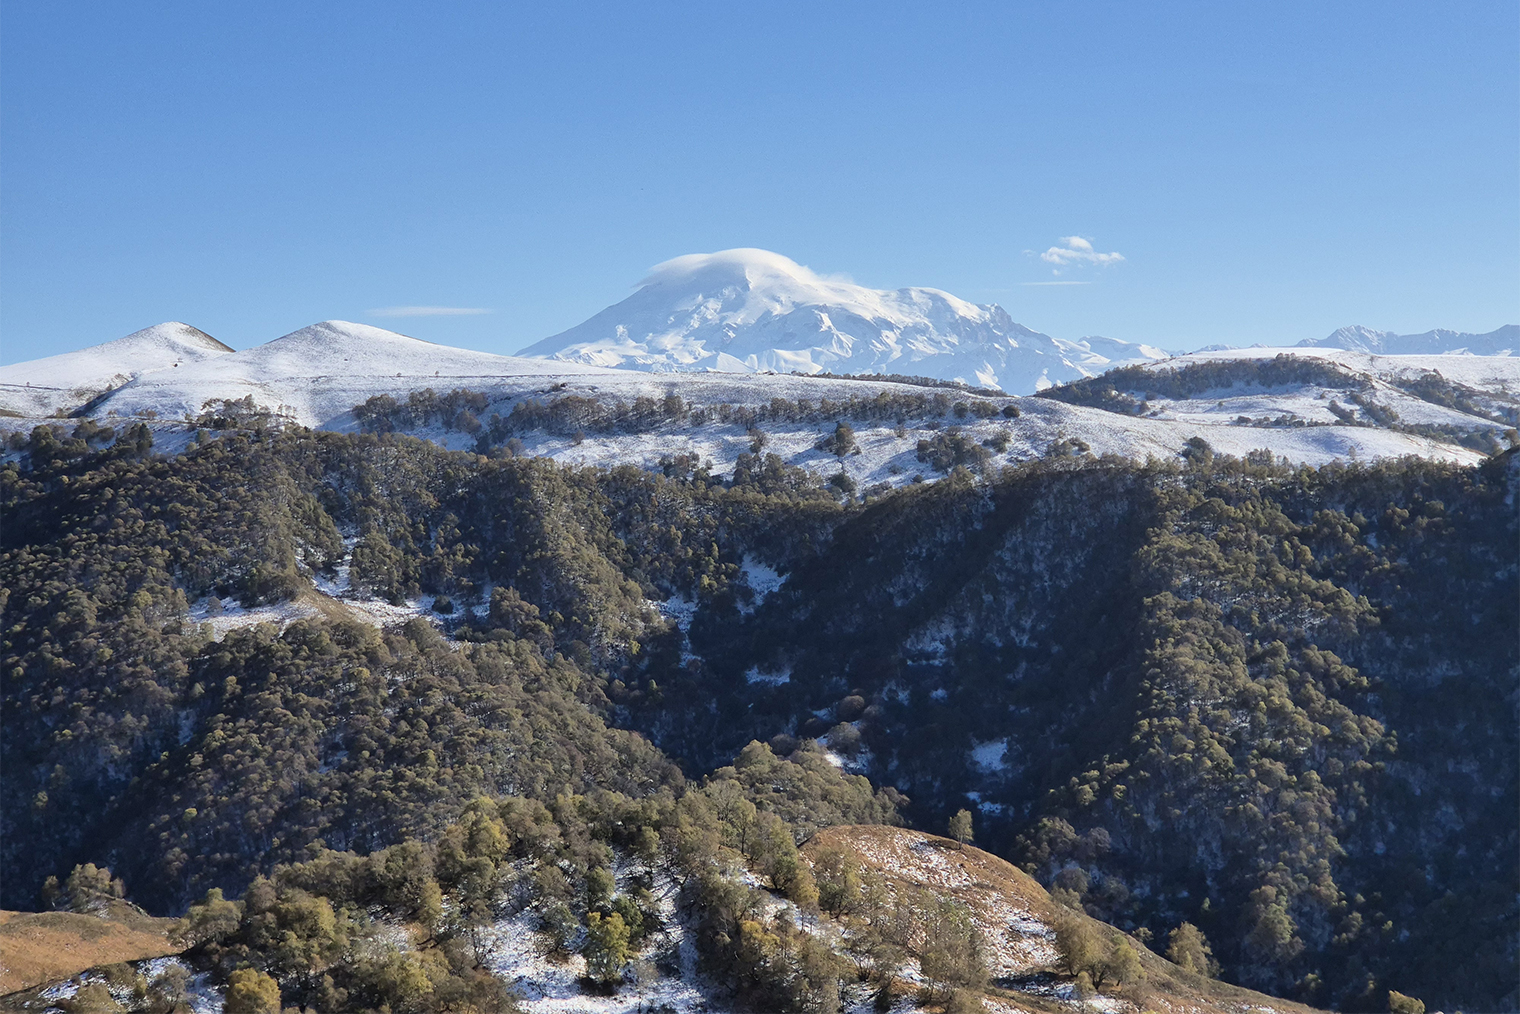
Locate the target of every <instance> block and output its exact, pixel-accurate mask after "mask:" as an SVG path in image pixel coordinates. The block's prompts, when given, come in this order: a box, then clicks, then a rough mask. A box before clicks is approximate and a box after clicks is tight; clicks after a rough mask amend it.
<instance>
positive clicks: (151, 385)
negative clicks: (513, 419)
mask: <svg viewBox="0 0 1520 1014" xmlns="http://www.w3.org/2000/svg"><path fill="white" fill-rule="evenodd" d="M1102 351H1103V349H1102V347H1101V346H1100V347H1099V348H1098V349H1097V352H1098V354H1101V353H1102ZM1283 351H1285V350H1282V349H1240V350H1233V351H1226V352H1218V353H1209V354H1199V355H1198V356H1195V357H1183V358H1179V359H1174V360H1169V361H1168V362H1169V363H1172V364H1176V363H1183V362H1187V361H1189V360H1190V359H1194V358H1204V357H1260V356H1272V355H1276V354H1279V353H1280V352H1283ZM1293 353H1294V354H1295V355H1305V356H1313V357H1318V358H1325V359H1330V360H1333V361H1336V362H1340V363H1342V364H1343V365H1351V366H1353V367H1354V368H1356V369H1357V370H1358V371H1359V372H1365V373H1368V374H1370V375H1373V376H1375V377H1376V376H1393V375H1396V374H1398V373H1399V372H1401V371H1408V372H1411V373H1414V374H1418V373H1419V372H1423V370H1425V369H1430V368H1432V367H1434V368H1438V369H1441V370H1442V372H1443V374H1444V375H1445V376H1447V377H1448V378H1449V379H1450V380H1452V381H1454V382H1457V383H1462V384H1465V385H1467V386H1469V387H1473V388H1477V389H1480V390H1484V391H1488V392H1492V393H1493V394H1494V395H1495V396H1496V397H1502V398H1504V399H1506V401H1507V400H1508V399H1510V398H1513V397H1516V396H1520V357H1509V358H1505V357H1480V356H1434V357H1424V356H1397V357H1388V356H1381V357H1379V356H1368V355H1367V354H1365V353H1359V352H1348V351H1344V350H1339V349H1297V350H1293ZM23 365H25V364H23ZM428 387H431V388H433V389H435V390H437V391H438V392H440V393H443V392H447V391H450V390H453V389H455V388H467V389H470V390H473V391H478V392H481V393H482V394H483V395H485V396H486V399H487V402H488V404H487V406H486V407H485V409H484V410H482V411H481V412H479V413H478V414H479V417H480V419H481V420H482V421H484V420H487V419H489V417H490V416H491V415H493V414H498V413H499V414H500V415H502V416H504V417H505V416H509V415H511V413H512V410H513V408H514V407H515V406H516V405H517V404H519V403H521V402H523V401H524V400H536V401H541V402H543V401H552V400H554V399H556V398H563V397H569V396H575V397H580V398H586V399H592V400H595V401H598V402H602V403H617V404H623V405H628V404H631V403H632V402H634V400H635V399H637V398H652V399H654V400H655V401H660V400H662V399H663V398H665V396H666V395H668V394H676V395H679V396H680V397H681V398H682V399H683V400H684V401H685V402H686V403H687V404H689V405H692V406H715V405H724V404H726V405H733V406H748V407H751V408H764V407H766V406H769V405H770V404H771V401H772V399H774V398H782V399H789V400H792V401H808V402H810V403H811V404H812V405H814V406H817V405H819V404H820V403H821V402H822V401H824V400H825V399H827V400H829V401H833V402H836V403H839V402H845V401H848V400H849V399H850V398H851V397H855V398H859V399H871V398H874V397H876V396H878V395H881V394H886V395H890V396H893V397H908V398H913V397H917V398H919V399H922V398H923V397H924V396H925V395H926V394H933V393H936V392H934V391H933V390H926V389H925V388H923V387H914V386H908V385H902V384H894V383H890V382H885V381H879V380H872V379H858V380H852V379H831V378H826V377H803V376H792V375H789V374H759V373H720V372H703V373H652V372H642V371H636V370H613V369H602V368H597V367H594V366H587V365H582V364H576V363H567V362H560V361H555V360H542V359H525V358H519V357H511V356H494V355H489V354H486V353H480V352H472V351H469V350H465V349H455V348H449V347H447V346H441V345H433V344H430V343H428V342H423V341H418V340H417V339H414V338H408V337H406V336H404V335H399V334H395V333H394V332H390V331H385V330H382V329H380V328H374V327H367V326H365V325H360V324H349V323H345V322H342V321H327V322H324V323H321V324H314V325H312V326H311V327H307V328H303V329H301V330H300V331H297V332H295V333H293V334H290V335H286V336H285V337H284V338H280V339H277V340H275V341H273V342H270V343H268V344H266V345H263V346H259V347H257V348H253V349H248V350H245V351H243V352H237V353H232V354H225V353H224V354H221V355H218V356H216V357H215V358H211V359H207V360H205V361H202V362H199V363H189V364H184V365H181V366H179V367H170V368H166V369H160V370H157V371H155V372H151V373H145V374H142V375H141V376H139V377H138V378H137V379H135V380H133V381H131V382H130V383H128V384H126V385H125V386H123V387H122V388H120V389H118V390H117V391H116V392H115V393H113V394H111V395H110V396H109V397H107V398H105V399H103V400H101V401H100V402H98V403H97V404H95V405H94V406H92V408H91V412H90V414H91V415H94V416H96V417H109V416H114V417H137V418H148V419H157V420H158V422H155V423H154V424H153V425H154V429H155V431H156V441H157V442H156V445H155V446H156V447H157V448H158V449H159V450H160V451H162V452H165V453H177V452H179V451H181V450H183V449H184V448H185V447H186V446H188V445H189V443H190V442H191V441H192V439H193V437H194V427H193V426H192V427H189V428H187V427H186V426H185V425H184V424H183V423H182V422H172V421H171V420H183V419H184V418H185V416H186V415H187V414H188V415H191V416H194V415H197V414H199V413H200V412H201V411H202V409H203V407H204V405H205V404H206V402H207V401H208V400H212V399H222V398H229V399H238V398H242V397H244V396H245V395H251V396H252V397H253V399H254V401H255V402H256V403H258V404H260V405H263V406H265V407H267V408H272V409H273V408H283V410H284V411H285V412H286V413H287V414H288V415H289V416H290V417H291V418H292V419H293V420H295V421H297V422H300V423H302V424H304V425H308V426H314V427H319V428H323V429H331V430H340V431H351V430H353V429H355V428H356V422H355V420H354V417H353V415H352V411H351V410H352V408H353V407H354V406H355V405H358V404H360V403H362V402H363V401H365V399H367V398H369V397H370V396H372V395H375V394H390V395H392V396H395V397H397V398H398V399H403V400H404V398H405V396H406V395H407V394H408V393H410V392H412V391H417V390H421V389H423V388H428ZM938 393H940V394H942V395H944V396H945V397H946V398H948V399H949V401H950V402H954V401H962V400H967V399H970V400H980V399H977V398H976V397H975V396H973V395H966V394H961V393H957V392H954V391H940V392H938ZM1322 394H1323V395H1324V396H1323V397H1320V395H1322ZM1331 397H1340V398H1341V399H1342V401H1343V402H1344V401H1345V396H1344V394H1338V393H1336V392H1329V393H1326V392H1317V391H1304V390H1295V391H1260V390H1255V391H1248V392H1236V393H1233V394H1225V393H1221V394H1220V395H1219V396H1216V397H1214V398H1210V399H1207V400H1205V399H1202V398H1199V399H1195V400H1194V401H1192V402H1187V403H1183V402H1178V403H1174V404H1165V405H1163V404H1159V403H1158V404H1157V405H1155V406H1153V412H1152V414H1150V415H1147V416H1144V417H1138V416H1129V415H1120V414H1116V413H1113V412H1106V411H1102V410H1100V409H1095V408H1085V407H1081V406H1077V405H1068V404H1063V403H1061V402H1058V401H1051V400H1046V399H1030V398H1012V397H999V398H992V399H988V401H989V402H990V403H991V404H992V405H993V406H995V407H994V411H995V412H996V413H997V414H996V415H995V417H994V418H990V419H984V420H980V421H978V419H977V418H976V417H975V415H974V414H971V415H967V416H961V415H957V414H956V413H953V412H947V413H944V414H943V415H939V416H933V417H931V416H929V415H921V414H920V415H910V416H907V417H904V418H902V419H901V420H900V421H901V422H902V427H901V429H899V427H898V425H897V423H898V421H899V420H897V419H892V420H881V419H879V418H878V419H876V420H875V421H873V420H870V419H856V420H852V425H854V427H855V430H856V436H857V440H858V442H859V445H860V453H859V454H858V455H851V456H849V457H847V458H845V459H844V460H843V461H840V460H839V459H837V458H835V457H834V456H833V455H832V454H830V453H828V452H826V451H821V450H818V449H817V446H816V445H817V444H818V442H819V440H820V438H822V437H823V436H825V435H826V434H827V432H830V431H831V430H832V426H833V423H832V416H830V417H829V418H828V419H826V420H825V421H823V422H781V421H774V422H766V423H764V430H765V432H766V434H767V438H768V443H767V444H766V448H765V449H766V451H767V452H773V453H777V454H780V455H781V456H782V457H783V458H784V459H786V460H787V461H788V462H791V463H793V464H796V465H799V466H801V467H804V468H807V469H810V470H812V471H814V472H816V473H818V474H819V475H821V476H830V475H836V474H838V473H839V472H840V471H844V472H845V473H846V474H847V475H849V477H850V478H851V479H853V480H854V481H855V482H856V483H857V484H858V485H859V486H860V487H862V488H865V487H869V486H873V485H878V484H881V483H886V484H888V485H892V486H897V485H902V484H903V483H907V482H911V481H912V480H913V477H914V476H917V475H921V476H923V478H924V479H925V480H932V479H934V478H937V477H938V473H935V472H933V471H932V470H930V469H928V468H927V466H926V465H925V464H924V463H923V462H920V461H919V460H918V458H917V455H916V446H917V442H918V441H919V440H921V439H933V438H934V436H935V434H936V433H937V432H940V431H941V430H942V429H944V428H947V427H950V426H961V427H963V428H964V432H965V434H966V435H967V436H969V437H972V438H973V439H974V440H976V441H977V442H981V441H984V440H995V439H1001V437H1000V434H1002V435H1006V437H1007V438H1008V444H1007V447H1006V450H1004V451H1001V452H999V453H997V454H996V455H995V456H994V458H993V460H992V462H991V463H990V464H991V466H992V467H994V468H996V467H998V466H1000V465H1003V464H1014V463H1017V462H1019V461H1027V460H1030V459H1032V458H1037V457H1044V456H1047V455H1049V454H1051V453H1052V452H1053V449H1055V448H1057V447H1058V446H1059V445H1061V444H1062V443H1063V442H1066V443H1067V445H1068V446H1070V442H1072V441H1080V442H1081V443H1082V444H1085V445H1086V446H1087V447H1088V448H1090V450H1091V452H1092V453H1093V454H1098V455H1101V454H1106V453H1112V454H1118V455H1123V456H1126V457H1135V458H1141V459H1143V458H1145V457H1147V456H1149V455H1154V456H1157V457H1162V458H1166V457H1172V456H1175V455H1176V454H1177V453H1178V452H1179V451H1180V450H1181V448H1182V446H1183V444H1184V443H1185V442H1186V441H1187V440H1188V439H1189V438H1190V437H1193V436H1203V437H1204V438H1205V439H1207V440H1208V441H1209V442H1210V443H1211V444H1212V445H1213V446H1214V448H1215V449H1216V450H1217V451H1220V452H1223V453H1227V454H1235V455H1243V454H1245V453H1247V452H1249V451H1252V450H1257V449H1266V450H1270V451H1271V452H1272V453H1273V454H1275V455H1277V456H1281V457H1286V458H1288V459H1290V460H1292V461H1300V462H1308V463H1313V464H1319V463H1323V462H1327V461H1330V460H1333V459H1335V458H1343V459H1344V458H1361V459H1367V458H1378V457H1387V456H1398V455H1403V454H1417V455H1422V456H1427V457H1433V458H1441V459H1446V460H1456V461H1463V462H1473V461H1477V460H1479V459H1480V458H1481V454H1479V453H1477V452H1476V451H1472V450H1469V449H1467V448H1463V447H1457V446H1453V445H1452V444H1450V443H1444V442H1439V441H1436V440H1431V439H1427V438H1425V437H1422V436H1417V435H1412V434H1410V433H1404V432H1394V431H1390V430H1388V429H1378V428H1372V427H1365V426H1341V425H1316V426H1309V427H1306V428H1281V427H1276V426H1258V425H1238V424H1237V422H1236V417H1237V416H1238V415H1242V414H1244V415H1248V416H1251V417H1253V418H1255V417H1257V416H1277V415H1279V414H1281V413H1283V412H1291V413H1294V414H1296V415H1298V416H1299V417H1301V418H1304V419H1306V420H1309V421H1311V422H1316V423H1322V422H1332V421H1333V418H1334V417H1333V416H1331V415H1329V414H1328V413H1329V409H1328V405H1329V399H1330V398H1331ZM1378 398H1379V401H1380V402H1382V403H1385V404H1388V405H1390V406H1392V407H1396V408H1397V409H1398V411H1399V412H1400V414H1401V416H1402V417H1403V418H1404V419H1405V420H1406V421H1409V422H1429V423H1432V424H1443V423H1447V422H1452V421H1461V420H1460V419H1459V418H1456V417H1452V416H1451V413H1450V411H1449V410H1447V409H1442V408H1439V407H1435V406H1430V405H1428V404H1426V403H1423V402H1418V401H1415V400H1413V399H1408V398H1406V397H1405V396H1404V395H1402V394H1401V393H1399V392H1395V391H1390V390H1386V389H1383V388H1380V389H1379V392H1378ZM1400 399H1402V400H1400ZM1220 401H1222V402H1224V404H1222V405H1221V404H1219V402H1220ZM1009 405H1015V406H1017V407H1018V408H1019V409H1020V411H1021V412H1022V415H1021V417H1020V418H1018V419H1012V420H1009V419H1006V418H1004V417H1003V416H1002V415H1001V412H1002V410H1003V408H1004V407H1006V406H1009ZM831 411H832V410H831ZM1421 413H1423V414H1421ZM36 421H38V420H37V419H35V418H33V419H9V420H6V419H0V430H7V431H9V430H17V429H19V430H21V431H23V432H25V431H26V430H28V429H29V428H30V427H31V426H32V425H34V424H35V422H36ZM1469 421H1471V420H1469ZM412 432H414V433H415V435H417V436H420V437H423V438H425V439H429V440H433V441H435V442H437V443H439V444H442V445H444V446H447V447H450V448H453V449H460V450H463V449H469V448H473V447H474V445H475V438H474V437H473V436H472V435H470V434H467V433H464V432H458V431H450V430H446V429H444V428H443V427H442V426H439V425H433V426H426V427H421V428H418V429H415V430H413V431H412ZM521 439H522V441H523V444H524V445H525V446H524V450H525V451H526V452H527V453H530V454H541V455H545V456H548V457H552V458H554V459H556V460H559V461H563V462H567V463H577V464H588V465H615V464H622V463H627V464H634V465H638V466H641V467H645V468H651V469H658V468H660V467H661V462H662V460H663V459H667V458H669V457H671V456H673V455H678V454H683V453H684V454H691V455H695V456H696V457H698V458H699V459H702V460H705V461H710V462H711V467H712V470H713V471H714V472H715V473H718V474H724V473H729V472H731V471H732V469H733V467H734V463H735V461H736V459H737V458H738V456H739V455H740V454H741V453H746V452H748V451H749V449H750V444H751V441H752V437H751V435H750V434H748V433H747V432H746V431H745V428H744V427H742V426H738V425H719V424H717V423H708V424H705V425H686V424H680V425H677V424H671V425H668V426H661V427H657V428H655V429H654V430H646V431H642V432H618V433H603V432H596V431H593V432H590V433H587V434H585V435H584V437H583V438H582V439H581V440H579V441H577V440H575V439H573V438H572V437H570V436H567V435H564V434H552V433H544V432H536V431H535V432H527V433H523V434H521ZM1055 452H1056V453H1060V452H1059V451H1058V450H1057V451H1055Z"/></svg>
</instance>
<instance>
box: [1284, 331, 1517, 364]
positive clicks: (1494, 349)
mask: <svg viewBox="0 0 1520 1014" xmlns="http://www.w3.org/2000/svg"><path fill="white" fill-rule="evenodd" d="M1298 347H1299V348H1322V349H1351V350H1352V351H1355V352H1372V353H1376V354H1379V355H1385V356H1439V355H1454V354H1467V355H1473V356H1513V355H1520V324H1506V325H1504V326H1503V327H1501V328H1497V329H1495V330H1493V331H1490V332H1488V333H1487V334H1469V333H1467V332H1465V331H1448V330H1446V329H1445V328H1437V329H1435V330H1434V331H1426V332H1425V333H1424V334H1394V333H1393V332H1392V331H1374V330H1373V329H1372V328H1370V327H1362V326H1361V325H1360V324H1353V325H1352V326H1351V327H1343V328H1341V329H1339V330H1338V331H1335V332H1334V333H1333V334H1330V335H1329V336H1328V337H1325V338H1306V339H1305V340H1303V341H1301V342H1299V343H1298Z"/></svg>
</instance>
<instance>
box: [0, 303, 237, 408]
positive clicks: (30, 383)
mask: <svg viewBox="0 0 1520 1014" xmlns="http://www.w3.org/2000/svg"><path fill="white" fill-rule="evenodd" d="M231 352H232V350H231V349H230V348H228V347H227V346H225V345H223V344H222V343H221V342H219V341H217V340H216V339H215V338H213V337H211V336H210V335H208V334H206V333H205V332H204V331H200V330H197V329H196V328H193V327H191V326H190V325H189V324H181V323H180V322H179V321H168V322H166V323H163V324H155V325H153V326H152V327H145V328H143V329H142V330H141V331H135V332H133V333H132V334H129V335H127V336H126V337H125V338H118V339H116V340H115V341H111V342H106V343H104V344H102V345H95V346H92V347H90V348H87V349H80V350H79V351H78V352H65V353H63V354H62V355H57V356H48V357H47V358H46V359H33V360H31V361H30V362H25V363H14V364H12V365H10V366H0V408H3V409H7V410H9V411H11V412H19V413H20V414H22V415H26V416H46V415H51V414H53V413H54V412H56V411H58V410H60V409H62V410H64V411H72V410H73V409H75V408H78V407H79V406H80V405H83V404H84V403H85V402H88V401H89V400H90V399H91V398H94V397H96V396H97V395H99V394H101V393H103V392H105V391H108V390H110V389H111V388H113V387H120V386H121V385H122V384H125V383H127V382H128V381H130V380H132V379H133V378H134V377H137V376H141V375H142V374H145V373H151V372H153V371H155V370H165V369H176V368H178V369H183V368H185V367H187V366H189V365H190V364H192V363H199V362H204V361H207V360H214V359H218V358H221V357H223V356H226V355H228V354H229V353H231Z"/></svg>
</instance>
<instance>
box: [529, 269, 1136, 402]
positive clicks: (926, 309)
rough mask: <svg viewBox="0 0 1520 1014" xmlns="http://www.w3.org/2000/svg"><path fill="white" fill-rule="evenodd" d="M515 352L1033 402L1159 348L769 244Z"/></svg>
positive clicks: (651, 286) (646, 286) (658, 282)
mask: <svg viewBox="0 0 1520 1014" xmlns="http://www.w3.org/2000/svg"><path fill="white" fill-rule="evenodd" d="M519 354H520V355H523V356H531V357H540V358H552V359H557V360H560V361H562V362H571V363H584V364H587V365H592V366H612V367H622V368H625V369H637V370H649V371H654V372H677V371H693V370H718V371H723V372H732V373H738V372H764V371H773V372H776V373H792V372H798V373H809V374H811V373H850V374H866V373H897V374H909V375H913V376H921V377H933V378H936V379H940V380H959V381H963V382H965V383H968V384H973V385H980V386H986V387H997V388H1001V389H1002V390H1005V391H1008V392H1010V393H1013V394H1030V393H1032V392H1034V391H1035V390H1037V389H1040V388H1043V387H1048V386H1050V385H1051V384H1056V383H1061V382H1062V381H1066V380H1074V379H1077V378H1079V377H1087V376H1092V375H1094V374H1097V373H1101V372H1102V371H1104V370H1106V369H1108V368H1110V367H1112V366H1117V365H1120V364H1122V363H1130V362H1144V361H1147V360H1153V359H1161V358H1164V357H1165V355H1166V353H1164V352H1162V351H1160V350H1159V349H1154V348H1151V347H1149V346H1145V345H1134V344H1131V343H1129V342H1123V341H1119V340H1117V339H1113V338H1097V337H1094V338H1084V339H1082V340H1080V341H1067V340H1063V339H1058V338H1052V337H1050V336H1049V335H1045V334H1041V333H1040V332H1038V331H1033V330H1031V329H1029V328H1027V327H1025V326H1024V325H1022V324H1018V323H1015V322H1014V320H1013V319H1012V318H1011V317H1009V316H1008V313H1007V312H1006V311H1005V310H1004V309H1003V308H1002V307H1000V306H998V305H996V304H986V305H976V304H974V303H968V302H966V301H965V300H963V299H957V298H956V297H955V296H952V295H951V294H950V293H948V292H942V291H940V290H939V289H920V288H908V289H898V290H896V291H886V290H881V289H868V288H865V287H864V286H860V285H855V284H853V283H851V282H847V281H842V280H839V279H834V278H828V277H825V276H822V275H818V274H816V273H815V272H813V271H811V270H810V269H808V268H805V267H803V266H802V265H800V264H797V263H796V262H795V261H792V260H790V259H788V258H786V257H783V256H781V255H780V254H775V253H770V252H769V251H765V250H751V249H739V250H724V251H722V252H720V253H713V254H689V255H687V256H685V257H677V258H676V259H674V260H671V261H666V262H665V263H664V264H661V265H659V266H658V267H656V268H655V269H654V270H653V271H652V272H651V273H650V275H649V277H648V278H645V279H644V281H643V282H642V283H641V287H640V288H639V290H638V291H637V292H635V293H634V294H633V295H631V296H629V297H628V298H627V299H625V300H623V301H622V302H621V303H618V304H616V305H614V306H610V307H608V308H607V309H605V310H603V311H602V312H601V313H598V314H597V315H596V316H594V317H592V318H591V319H590V320H588V321H586V322H585V323H583V324H579V325H577V326H576V327H573V328H571V329H570V330H568V331H564V332H561V333H560V334H557V335H555V336H553V337H552V338H546V339H544V340H543V341H541V342H538V343H536V344H534V345H530V346H529V347H528V348H526V349H523V350H522V352H521V353H519Z"/></svg>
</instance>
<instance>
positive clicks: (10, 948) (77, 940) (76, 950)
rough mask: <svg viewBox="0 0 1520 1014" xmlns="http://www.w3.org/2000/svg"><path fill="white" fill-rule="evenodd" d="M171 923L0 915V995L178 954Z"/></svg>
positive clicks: (131, 917)
mask: <svg viewBox="0 0 1520 1014" xmlns="http://www.w3.org/2000/svg"><path fill="white" fill-rule="evenodd" d="M174 923H175V920H173V919H155V918H153V917H151V916H146V915H142V914H141V913H138V912H134V911H131V910H129V909H125V907H123V910H122V911H117V912H113V913H112V915H111V917H110V918H101V917H100V916H96V915H80V914H78V913H75V912H6V911H0V996H3V995H5V994H7V993H14V992H16V991H18V990H22V989H29V988H31V987H33V986H40V985H42V984H44V983H48V982H56V981H58V980H59V979H67V978H69V977H70V976H72V975H76V974H78V973H79V972H82V971H84V970H86V969H88V968H94V967H96V966H98V965H110V964H115V963H116V962H119V961H138V960H140V959H142V958H157V957H162V956H163V955H166V954H178V953H179V952H180V951H181V950H182V949H183V948H181V947H180V946H179V945H177V944H174V943H171V942H170V941H169V927H170V926H173V925H174Z"/></svg>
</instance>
